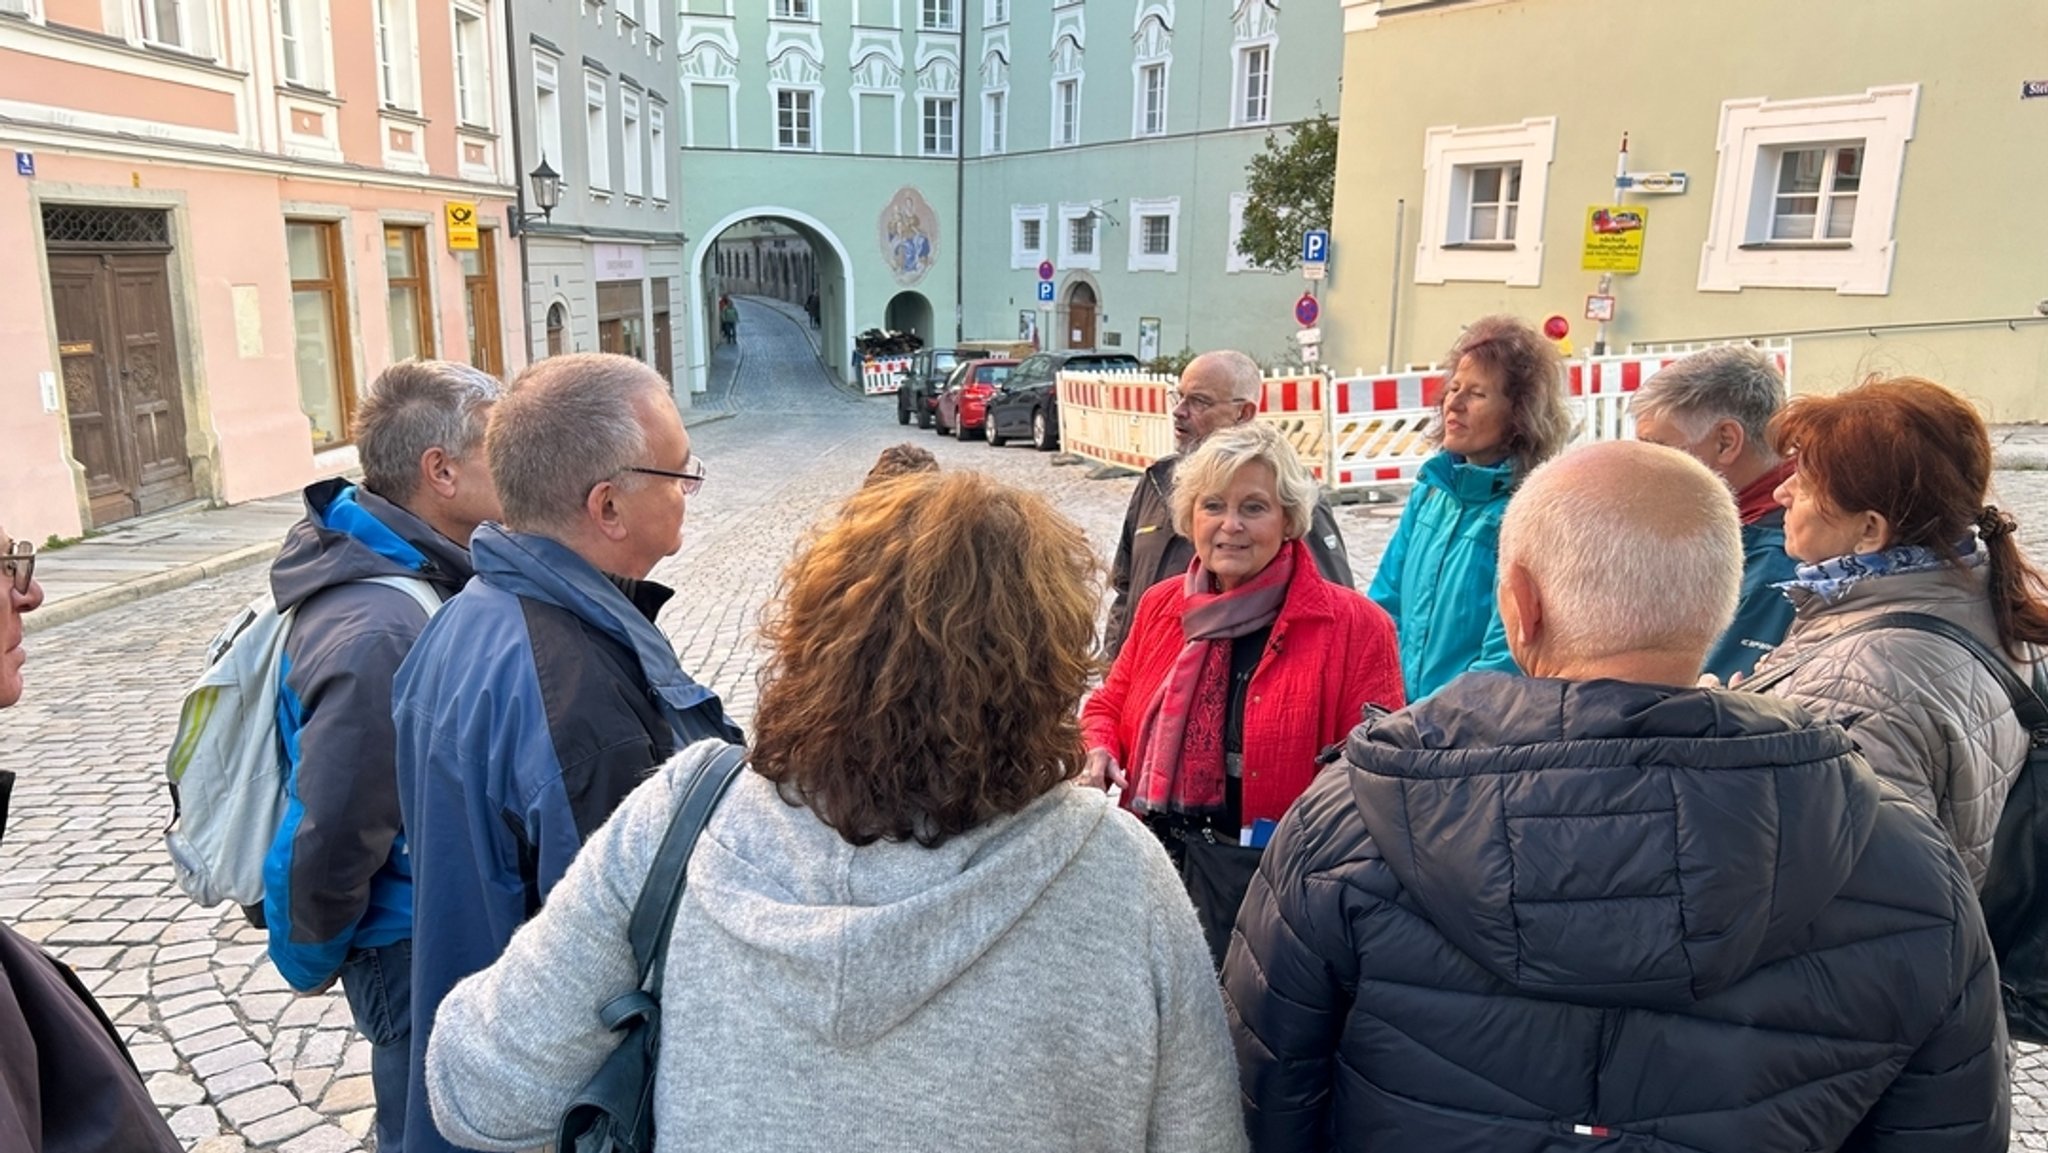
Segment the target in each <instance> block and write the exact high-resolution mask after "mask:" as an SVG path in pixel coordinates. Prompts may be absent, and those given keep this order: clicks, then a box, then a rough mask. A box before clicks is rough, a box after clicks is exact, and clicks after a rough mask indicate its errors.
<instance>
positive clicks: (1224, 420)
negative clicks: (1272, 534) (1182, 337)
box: [1103, 350, 1352, 660]
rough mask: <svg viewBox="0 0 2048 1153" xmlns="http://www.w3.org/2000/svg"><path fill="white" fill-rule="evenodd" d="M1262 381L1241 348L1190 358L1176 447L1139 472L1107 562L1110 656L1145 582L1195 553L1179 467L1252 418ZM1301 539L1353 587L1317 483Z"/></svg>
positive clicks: (1176, 410) (1170, 573) (1176, 396)
mask: <svg viewBox="0 0 2048 1153" xmlns="http://www.w3.org/2000/svg"><path fill="white" fill-rule="evenodd" d="M1263 387H1264V381H1263V379H1262V378H1261V376H1260V373H1259V365H1258V362H1257V361H1255V360H1253V359H1252V358H1251V357H1249V356H1246V355H1245V354H1244V353H1242V352H1235V351H1229V350H1225V351H1220V352H1205V353H1203V354H1202V355H1200V356H1198V357H1196V358H1195V359H1193V360H1192V361H1189V362H1188V366H1187V368H1186V369H1185V370H1183V371H1182V372H1181V374H1180V385H1179V387H1178V388H1176V389H1175V390H1174V391H1173V392H1172V393H1170V394H1169V395H1168V400H1169V401H1170V402H1171V403H1172V405H1173V443H1174V451H1173V453H1172V454H1171V455H1168V456H1164V457H1161V458H1160V459H1159V460H1157V461H1154V462H1153V463H1152V465H1151V466H1150V467H1148V468H1146V470H1145V471H1144V474H1143V475H1141V476H1140V477H1139V478H1138V487H1137V489H1136V490H1135V491H1133V492H1132V493H1131V504H1130V507H1129V508H1128V509H1126V510H1125V511H1124V524H1123V530H1122V531H1121V532H1120V533H1119V534H1118V535H1117V545H1116V560H1115V562H1114V563H1113V564H1112V565H1111V566H1110V577H1109V579H1110V591H1111V594H1112V595H1111V599H1110V603H1109V624H1108V626H1107V628H1106V629H1105V631H1104V635H1103V651H1104V652H1105V653H1107V654H1108V656H1109V657H1110V659H1111V660H1114V659H1116V656H1117V654H1118V652H1120V651H1121V650H1122V649H1123V646H1124V640H1125V637H1126V636H1127V635H1128V634H1129V632H1130V627H1131V613H1132V611H1133V610H1134V609H1135V608H1136V607H1137V604H1138V598H1139V597H1142V596H1144V595H1145V590H1147V589H1149V588H1151V587H1152V586H1153V585H1156V584H1158V583H1159V582H1160V581H1163V580H1173V579H1178V578H1180V577H1181V576H1183V575H1184V574H1185V573H1186V572H1187V571H1188V561H1190V560H1191V559H1193V558H1194V555H1195V550H1194V545H1193V543H1192V542H1190V541H1189V540H1188V538H1187V537H1186V536H1185V535H1183V534H1182V533H1180V532H1179V531H1177V530H1176V529H1175V528H1174V527H1173V523H1174V522H1173V508H1172V505H1173V501H1172V499H1171V496H1170V494H1171V493H1172V492H1173V476H1174V470H1175V469H1176V468H1178V467H1179V466H1180V462H1181V460H1182V459H1183V458H1185V457H1186V456H1187V455H1188V454H1189V453H1191V452H1194V451H1195V450H1196V449H1198V448H1200V447H1201V446H1202V442H1203V441H1205V440H1207V439H1208V438H1209V437H1210V436H1212V435H1214V434H1216V433H1218V432H1221V431H1223V430H1224V429H1226V428H1234V427H1236V426H1238V425H1241V424H1248V423H1250V422H1251V421H1252V420H1253V419H1255V418H1256V417H1257V416H1258V415H1259V391H1260V389H1261V388H1263ZM1310 522H1311V523H1310V525H1309V529H1308V532H1307V534H1306V535H1305V536H1304V537H1303V539H1304V540H1305V541H1306V542H1307V544H1308V547H1309V553H1310V555H1311V556H1313V557H1314V558H1315V564H1316V569H1317V571H1319V572H1321V573H1322V574H1323V577H1324V578H1325V579H1327V580H1331V581H1334V582H1336V583H1337V584H1340V585H1343V586H1344V587H1345V588H1350V587H1351V584H1352V581H1351V560H1350V558H1349V557H1348V556H1346V555H1345V552H1344V534H1343V533H1341V532H1339V531H1338V529H1337V518H1336V516H1335V515H1334V514H1333V513H1332V512H1331V510H1330V506H1329V503H1328V502H1326V501H1325V500H1323V498H1322V494H1321V492H1320V491H1318V492H1317V494H1316V502H1315V507H1314V510H1313V511H1312V512H1311V514H1310Z"/></svg>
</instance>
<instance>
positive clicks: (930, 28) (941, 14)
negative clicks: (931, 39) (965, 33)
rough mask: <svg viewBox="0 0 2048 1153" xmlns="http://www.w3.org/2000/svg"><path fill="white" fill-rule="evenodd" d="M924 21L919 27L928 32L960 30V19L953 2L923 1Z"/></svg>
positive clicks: (950, 0)
mask: <svg viewBox="0 0 2048 1153" xmlns="http://www.w3.org/2000/svg"><path fill="white" fill-rule="evenodd" d="M922 8H923V13H922V16H923V19H922V20H921V21H920V22H919V24H918V27H919V28H922V29H923V30H925V31H926V32H953V31H957V30H958V29H959V23H958V20H959V17H958V13H957V10H956V9H955V8H954V6H953V0H923V2H922Z"/></svg>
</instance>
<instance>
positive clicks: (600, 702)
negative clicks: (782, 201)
mask: <svg viewBox="0 0 2048 1153" xmlns="http://www.w3.org/2000/svg"><path fill="white" fill-rule="evenodd" d="M487 449H488V453H489V456H490V464H491V473H492V475H493V476H494V477H495V478H496V480H497V484H498V495H499V499H500V501H501V503H502V504H503V506H504V523H503V524H502V525H498V524H485V525H483V526H482V527H481V528H479V529H477V531H476V534H475V536H474V537H472V538H471V545H470V547H471V550H472V555H473V558H474V560H475V563H476V573H477V575H476V579H475V580H474V581H472V582H471V583H470V585H469V587H468V588H467V589H466V590H465V591H464V592H463V594H462V595H461V596H458V597H456V598H455V599H454V600H452V601H450V602H449V603H448V607H447V608H446V609H445V610H444V611H442V612H441V613H440V614H439V615H438V616H436V617H435V618H434V621H433V623H432V624H431V625H430V626H429V627H428V629H427V631H426V633H425V634H424V635H423V636H422V637H421V638H420V641H419V643H418V644H417V645H415V646H414V647H413V651H412V655H411V656H410V657H408V658H407V660H406V662H405V665H404V667H402V668H401V669H400V670H399V673H398V688H397V697H396V700H395V702H394V704H393V713H394V720H395V722H396V726H397V732H398V779H399V799H400V802H401V804H402V805H403V806H404V810H405V828H406V831H407V834H408V836H409V839H410V842H411V845H412V865H413V874H414V878H415V889H414V905H413V911H414V924H415V933H414V937H413V964H412V978H413V984H412V1062H411V1072H412V1075H411V1085H410V1092H409V1097H408V1109H407V1116H406V1136H405V1149H406V1153H426V1151H430V1150H446V1149H452V1148H454V1147H453V1146H451V1145H450V1144H448V1142H447V1141H446V1140H445V1139H444V1138H443V1137H442V1136H441V1135H440V1133H439V1132H438V1131H437V1130H436V1129H435V1127H434V1121H433V1117H432V1114H431V1112H430V1110H429V1105H428V1100H427V1090H426V1084H425V1081H424V1070H425V1067H426V1052H427V1043H428V1041H429V1035H430V1031H431V1029H432V1026H433V1021H434V1014H435V1011H436V1010H437V1009H438V1008H439V1007H440V1004H441V1001H442V999H443V998H444V997H446V996H447V994H448V991H449V990H450V989H451V988H453V987H454V986H455V983H456V982H457V981H460V980H461V979H462V978H464V977H466V976H468V975H469V974H471V973H474V972H476V971H478V970H479V969H482V968H484V967H485V966H487V965H489V964H490V963H491V962H492V961H495V960H496V959H497V958H498V955H499V954H500V953H501V952H503V951H504V948H505V945H506V944H507V943H508V942H509V941H510V940H511V939H512V934H513V932H514V930H516V929H518V928H519V926H520V925H521V924H522V923H523V922H524V921H525V920H526V919H527V918H528V917H530V916H532V915H533V913H534V912H535V911H536V910H538V909H539V908H540V906H541V902H542V901H544V900H545V899H546V898H547V895H548V891H549V890H550V889H552V888H553V887H554V885H555V883H556V882H558V881H560V880H561V879H562V874H563V873H564V872H565V871H566V870H567V869H568V867H569V863H570V861H571V860H573V859H574V858H575V856H576V853H577V850H579V849H580V848H581V847H582V845H583V842H584V840H585V839H586V838H587V837H589V836H590V834H591V833H593V832H594V831H596V829H597V827H598V826H599V825H602V824H603V823H604V821H605V818H607V817H609V816H610V815H611V813H612V810H613V809H614V808H616V807H618V804H619V802H620V801H622V800H624V799H625V797H626V794H627V793H629V792H631V791H632V790H633V788H634V787H635V786H636V785H638V784H639V783H640V782H641V781H642V780H644V779H645V778H646V777H647V775H648V774H649V773H650V772H652V771H653V769H654V768H655V766H657V765H659V764H661V763H662V762H663V761H666V760H667V759H668V758H669V757H670V756H672V755H674V754H675V753H676V752H678V751H679V750H681V749H682V748H683V747H684V746H686V745H689V744H691V743H693V742H695V741H699V740H703V739H705V738H718V739H721V740H726V741H731V742H735V743H737V742H739V741H740V740H742V736H741V734H740V731H739V729H738V728H736V727H734V726H733V724H732V722H731V721H729V720H727V719H726V716H725V710H724V707H723V706H722V705H721V704H720V702H719V699H718V697H717V696H716V695H715V694H713V693H712V692H710V691H709V690H708V689H705V688H704V687H703V686H701V685H699V684H698V683H697V682H696V681H694V680H692V679H691V678H690V676H689V674H687V673H685V672H684V671H683V670H682V667H681V666H680V665H679V664H678V663H677V661H676V655H675V650H674V649H673V648H672V647H671V646H670V644H669V641H668V638H667V637H666V636H664V635H663V634H662V632H661V630H660V629H658V628H656V627H655V625H654V617H655V614H656V613H657V612H658V611H659V610H660V609H661V607H662V605H663V604H665V603H666V602H667V601H668V599H669V598H670V597H671V596H672V595H674V594H673V593H672V592H671V590H669V589H667V588H664V587H662V586H661V585H658V584H655V583H653V582H652V581H650V580H648V579H647V576H648V574H649V573H650V572H652V571H653V569H654V566H655V564H656V563H658V562H659V561H660V560H661V559H662V558H663V557H666V556H669V555H670V554H672V553H674V552H675V551H676V550H677V549H678V548H680V547H681V545H682V529H683V514H684V506H685V503H686V500H687V498H688V497H689V496H690V495H691V494H693V493H695V492H696V491H697V490H698V488H699V487H700V486H702V484H703V483H704V465H703V462H702V461H700V460H698V459H697V458H696V456H694V455H693V454H692V453H691V452H690V436H689V433H688V432H686V431H684V429H683V422H682V417H681V415H680V414H679V413H678V412H677V411H676V406H675V402H674V401H673V400H672V399H671V398H670V396H669V391H668V384H667V382H666V381H664V380H662V378H661V377H660V375H659V374H657V373H656V372H655V371H654V370H653V369H651V368H649V367H647V366H646V365H644V364H642V363H640V362H639V361H637V360H633V359H631V358H630V357H624V356H612V355H606V354H602V353H583V354H577V355H572V356H555V357H549V358H548V359H546V360H543V361H539V362H537V363H535V364H534V365H533V366H532V367H530V368H528V369H527V370H526V371H525V372H523V373H521V374H520V376H519V379H518V380H517V381H515V382H514V384H513V386H512V389H511V391H510V392H509V393H507V394H506V397H505V399H504V400H502V401H500V402H499V404H498V408H497V411H496V412H495V413H494V414H492V418H491V428H490V436H489V439H488V442H487Z"/></svg>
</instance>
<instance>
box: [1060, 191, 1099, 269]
mask: <svg viewBox="0 0 2048 1153" xmlns="http://www.w3.org/2000/svg"><path fill="white" fill-rule="evenodd" d="M1105 219H1107V218H1106V217H1104V216H1103V215H1102V214H1101V213H1099V212H1097V211H1096V209H1095V206H1094V205H1093V204H1062V205H1060V259H1059V264H1060V267H1061V268H1085V269H1088V270H1090V271H1098V270H1100V269H1101V268H1102V244H1101V240H1102V222H1103V221H1104V220H1105Z"/></svg>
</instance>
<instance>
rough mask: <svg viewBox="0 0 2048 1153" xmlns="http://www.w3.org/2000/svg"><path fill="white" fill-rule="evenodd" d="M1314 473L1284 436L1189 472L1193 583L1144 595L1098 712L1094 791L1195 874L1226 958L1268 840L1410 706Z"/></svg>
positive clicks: (1387, 629)
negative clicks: (1325, 559)
mask: <svg viewBox="0 0 2048 1153" xmlns="http://www.w3.org/2000/svg"><path fill="white" fill-rule="evenodd" d="M1317 498H1318V492H1317V489H1316V483H1315V479H1314V477H1312V476H1310V475H1309V472H1308V470H1307V469H1306V468H1304V467H1303V466H1302V464H1301V461H1300V459H1299V458H1298V457H1296V456H1295V453H1294V449H1293V447H1292V446H1290V445H1289V444H1288V443H1287V438H1286V437H1284V436H1282V435H1281V434H1280V432H1279V430H1277V429H1274V428H1272V427H1271V426H1269V425H1263V424H1246V425H1239V426H1237V427H1235V428H1231V429H1227V430H1225V431H1222V432H1218V433H1215V434H1214V435H1212V436H1209V437H1208V438H1206V439H1205V440H1204V441H1203V443H1202V446H1201V447H1200V448H1198V449H1196V450H1195V451H1194V452H1193V453H1192V454H1190V455H1189V456H1188V457H1187V458H1186V459H1185V460H1183V461H1181V462H1180V465H1179V467H1178V468H1177V469H1176V470H1175V471H1174V482H1173V498H1172V499H1173V529H1174V532H1175V533H1176V534H1177V535H1179V536H1183V537H1186V538H1187V539H1188V540H1190V541H1192V542H1193V543H1194V555H1193V557H1192V558H1191V560H1190V562H1189V564H1188V567H1187V569H1186V570H1185V571H1184V572H1183V573H1182V574H1181V576H1180V577H1179V578H1177V579H1170V580H1165V581H1161V582H1160V583H1158V584H1156V585H1153V586H1152V588H1151V589H1150V590H1148V591H1147V592H1146V593H1145V595H1144V596H1143V597H1142V598H1141V599H1140V600H1139V601H1138V609H1137V613H1136V615H1135V616H1134V617H1133V618H1132V623H1131V635H1130V638H1129V640H1128V641H1127V642H1126V643H1125V645H1124V647H1123V651H1122V652H1121V653H1119V654H1118V655H1117V658H1116V662H1115V663H1114V664H1112V665H1111V666H1110V670H1109V675H1108V677H1107V678H1105V679H1104V681H1103V683H1102V687H1101V688H1100V689H1099V690H1097V691H1096V693H1095V694H1094V695H1093V696H1091V697H1089V698H1088V704H1087V706H1086V707H1085V708H1084V709H1083V710H1082V714H1081V717H1082V728H1083V731H1084V733H1085V734H1086V737H1087V743H1088V759H1087V762H1086V766H1085V768H1084V770H1083V773H1082V780H1083V781H1084V782H1085V783H1087V784H1089V785H1091V786H1094V787H1096V788H1106V787H1108V786H1109V785H1116V786H1118V787H1120V788H1121V789H1122V790H1123V793H1122V799H1123V803H1124V804H1125V805H1126V806H1127V807H1129V808H1130V809H1131V811H1132V812H1134V813H1137V814H1138V815H1139V816H1141V817H1143V818H1144V820H1145V823H1146V824H1147V825H1148V826H1150V827H1151V828H1152V830H1153V832H1155V833H1156V834H1158V836H1159V839H1160V840H1161V841H1162V842H1163V843H1165V845H1166V846H1167V848H1168V852H1169V853H1170V854H1171V855H1172V857H1173V859H1174V861H1175V862H1176V863H1177V864H1178V865H1180V867H1181V868H1182V871H1183V876H1184V878H1185V880H1186V883H1187V886H1188V890H1189V893H1190V895H1191V896H1192V897H1193V899H1194V903H1195V910H1196V913H1197V914H1198V915H1199V916H1200V917H1201V918H1202V927H1203V930H1204V932H1205V933H1206V935H1207V936H1208V940H1209V943H1210V948H1211V950H1212V953H1213V956H1214V958H1215V959H1216V960H1217V961H1219V962H1220V961H1221V959H1222V955H1223V948H1224V946H1225V945H1227V944H1228V942H1229V939H1230V927H1231V924H1232V922H1233V921H1235V919H1236V917H1237V907H1238V903H1239V901H1240V900H1242V898H1243V896H1244V890H1245V886H1246V885H1247V884H1249V883H1250V880H1251V871H1252V868H1253V866H1254V865H1255V864H1256V862H1257V858H1258V851H1257V850H1258V849H1259V847H1260V846H1261V845H1263V843H1264V834H1265V832H1266V831H1267V830H1269V829H1270V828H1271V826H1272V823H1273V822H1274V821H1275V820H1277V819H1278V818H1279V817H1280V815H1281V814H1282V813H1284V812H1286V810H1287V806H1288V805H1290V804H1292V803H1294V799H1295V798H1296V797H1298V796H1300V795H1301V792H1302V790H1303V789H1305V788H1307V787H1308V783H1309V781H1310V780H1312V779H1314V777H1315V775H1316V771H1317V768H1318V765H1317V760H1316V757H1317V754H1318V753H1320V752H1321V751H1322V750H1323V749H1324V748H1325V747H1326V746H1328V745H1330V744H1333V743H1334V742H1336V741H1337V740H1338V739H1340V738H1341V737H1343V735H1344V734H1345V733H1347V732H1349V731H1351V726H1352V725H1354V724H1357V723H1358V719H1359V717H1360V715H1361V711H1362V709H1363V707H1364V706H1365V705H1367V704H1379V705H1383V706H1386V707H1389V708H1399V707H1400V705H1401V703H1402V697H1401V662H1400V657H1399V655H1398V654H1397V653H1396V652H1395V648H1394V626H1393V622H1392V621H1390V620H1388V619H1387V614H1386V613H1385V612H1383V611H1381V610H1380V608H1379V607H1378V606H1376V605H1374V604H1373V603H1372V602H1371V601H1369V600H1367V599H1365V598H1364V597H1363V596H1360V595H1359V594H1358V593H1357V592H1355V591H1353V590H1352V589H1350V588H1348V587H1346V586H1344V585H1341V584H1338V583H1336V582H1334V581H1331V580H1329V579H1327V578H1326V577H1324V576H1323V575H1322V574H1321V573H1319V572H1317V571H1316V566H1315V562H1314V560H1313V558H1312V556H1311V553H1310V549H1309V547H1308V544H1307V543H1306V542H1305V541H1304V540H1303V537H1304V536H1305V535H1306V534H1307V533H1309V532H1311V531H1313V529H1312V527H1311V526H1312V524H1313V511H1312V510H1313V509H1314V508H1315V506H1316V501H1317Z"/></svg>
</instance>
